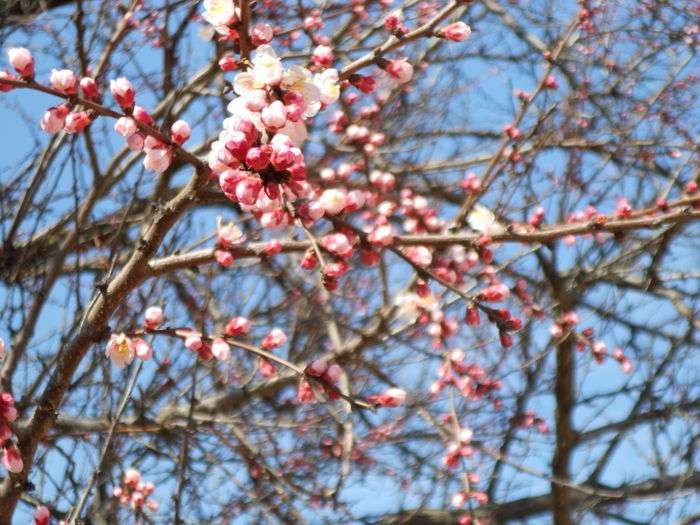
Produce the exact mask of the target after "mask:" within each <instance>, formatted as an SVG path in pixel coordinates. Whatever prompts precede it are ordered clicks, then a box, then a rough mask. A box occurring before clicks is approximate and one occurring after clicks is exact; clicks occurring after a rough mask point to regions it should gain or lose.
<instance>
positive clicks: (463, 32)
mask: <svg viewBox="0 0 700 525" xmlns="http://www.w3.org/2000/svg"><path fill="white" fill-rule="evenodd" d="M438 34H439V35H440V36H442V37H444V38H446V39H448V40H452V41H453V42H461V41H462V40H466V39H467V38H469V36H470V35H471V34H472V29H471V27H469V26H468V25H467V24H465V23H464V22H454V23H452V24H450V25H448V26H445V27H443V28H442V29H441V30H440V31H438Z"/></svg>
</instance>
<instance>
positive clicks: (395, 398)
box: [367, 387, 406, 407]
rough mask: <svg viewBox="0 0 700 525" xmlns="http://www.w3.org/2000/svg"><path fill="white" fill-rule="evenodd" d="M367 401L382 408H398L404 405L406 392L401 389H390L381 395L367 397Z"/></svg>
mask: <svg viewBox="0 0 700 525" xmlns="http://www.w3.org/2000/svg"><path fill="white" fill-rule="evenodd" d="M367 401H369V402H370V403H376V404H377V405H378V406H382V407H398V406H401V405H403V404H404V403H405V401H406V391H405V390H403V389H401V388H396V387H391V388H388V389H387V390H386V391H385V392H384V393H382V394H377V395H373V396H368V397H367Z"/></svg>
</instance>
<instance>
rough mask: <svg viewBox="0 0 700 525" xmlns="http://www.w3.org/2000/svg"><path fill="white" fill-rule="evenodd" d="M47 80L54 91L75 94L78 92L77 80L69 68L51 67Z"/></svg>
mask: <svg viewBox="0 0 700 525" xmlns="http://www.w3.org/2000/svg"><path fill="white" fill-rule="evenodd" d="M49 81H50V82H51V86H52V87H53V88H54V89H55V90H56V91H59V92H61V93H63V94H65V95H75V94H76V93H77V92H78V80H77V79H76V78H75V74H74V73H73V72H72V71H71V70H70V69H52V70H51V77H50V78H49Z"/></svg>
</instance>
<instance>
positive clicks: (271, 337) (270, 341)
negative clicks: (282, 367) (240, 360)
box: [260, 328, 287, 350]
mask: <svg viewBox="0 0 700 525" xmlns="http://www.w3.org/2000/svg"><path fill="white" fill-rule="evenodd" d="M286 342H287V336H286V334H285V333H284V332H283V331H282V330H280V329H279V328H273V329H272V330H271V331H270V333H268V334H267V335H266V336H265V338H264V339H263V340H262V343H261V344H260V346H261V347H262V348H264V349H265V350H272V349H273V348H279V347H280V346H282V345H283V344H284V343H286Z"/></svg>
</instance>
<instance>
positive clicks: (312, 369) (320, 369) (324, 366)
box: [306, 359, 328, 377]
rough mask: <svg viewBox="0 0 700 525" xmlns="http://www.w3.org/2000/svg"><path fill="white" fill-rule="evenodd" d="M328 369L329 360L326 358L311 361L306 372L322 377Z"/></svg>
mask: <svg viewBox="0 0 700 525" xmlns="http://www.w3.org/2000/svg"><path fill="white" fill-rule="evenodd" d="M326 370H328V362H327V361H326V360H325V359H316V360H314V361H311V363H309V365H308V366H307V367H306V373H307V374H308V375H310V376H312V377H321V376H322V375H323V374H325V373H326Z"/></svg>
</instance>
